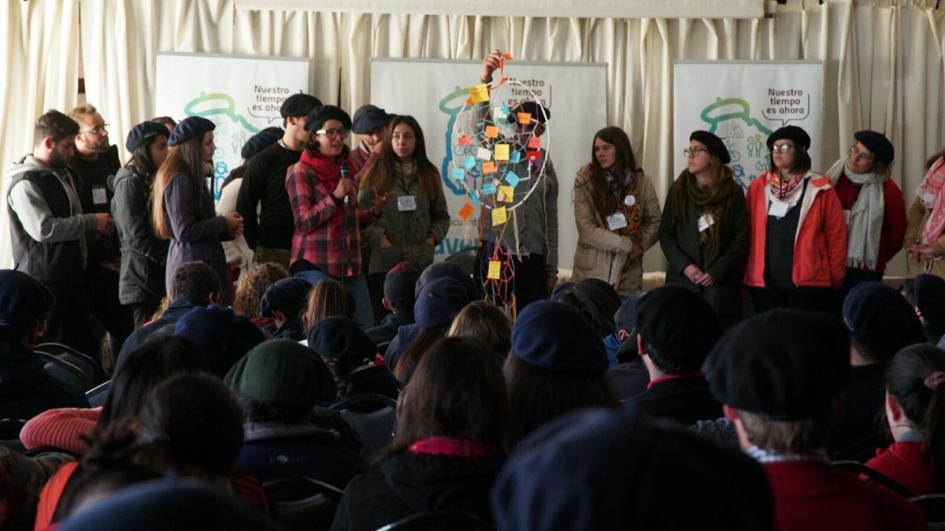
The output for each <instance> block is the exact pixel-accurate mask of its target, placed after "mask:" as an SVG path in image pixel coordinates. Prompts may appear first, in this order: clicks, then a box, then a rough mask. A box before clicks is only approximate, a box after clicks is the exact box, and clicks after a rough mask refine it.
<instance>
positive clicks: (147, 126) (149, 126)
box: [125, 120, 170, 151]
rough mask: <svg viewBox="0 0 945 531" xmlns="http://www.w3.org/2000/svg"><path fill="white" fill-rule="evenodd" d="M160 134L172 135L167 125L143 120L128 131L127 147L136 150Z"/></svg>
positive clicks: (129, 149)
mask: <svg viewBox="0 0 945 531" xmlns="http://www.w3.org/2000/svg"><path fill="white" fill-rule="evenodd" d="M158 135H164V136H170V133H169V132H168V131H167V128H166V127H164V126H163V125H161V124H159V123H156V122H152V121H150V120H149V121H147V122H141V123H140V124H138V125H136V126H134V127H133V128H131V131H129V132H128V138H127V139H125V149H127V150H128V151H134V150H136V149H138V146H140V145H141V144H144V143H145V142H147V141H148V140H149V139H151V138H154V137H156V136H158Z"/></svg>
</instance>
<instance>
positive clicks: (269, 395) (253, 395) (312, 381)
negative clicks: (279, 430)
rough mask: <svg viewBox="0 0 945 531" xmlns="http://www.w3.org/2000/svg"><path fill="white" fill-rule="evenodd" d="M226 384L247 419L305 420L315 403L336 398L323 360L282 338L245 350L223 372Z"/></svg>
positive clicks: (290, 422) (250, 420) (307, 349)
mask: <svg viewBox="0 0 945 531" xmlns="http://www.w3.org/2000/svg"><path fill="white" fill-rule="evenodd" d="M226 384H227V385H228V386H229V387H230V389H232V390H233V392H235V393H236V394H237V395H238V396H239V398H240V401H241V402H242V404H243V408H244V410H245V411H246V418H247V420H248V421H249V422H284V423H289V424H295V423H300V422H304V421H305V420H306V419H308V418H309V416H310V414H311V412H312V408H314V407H315V405H316V404H318V403H320V402H325V401H328V400H332V399H333V398H335V382H334V380H333V379H332V377H331V373H330V372H329V370H328V366H327V365H325V362H324V361H322V359H321V358H320V357H319V356H318V355H317V354H316V353H315V352H312V350H311V349H309V348H306V347H303V346H302V345H300V344H298V343H296V342H295V341H289V340H285V339H275V340H272V341H266V342H265V343H262V344H260V345H257V346H256V347H254V348H253V349H252V350H250V351H249V352H247V353H246V356H244V357H243V359H241V360H240V361H239V362H237V363H236V365H234V366H233V368H231V369H230V371H229V372H228V373H227V374H226Z"/></svg>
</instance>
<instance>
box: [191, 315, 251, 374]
mask: <svg viewBox="0 0 945 531" xmlns="http://www.w3.org/2000/svg"><path fill="white" fill-rule="evenodd" d="M174 335H175V336H178V337H184V338H187V339H189V340H191V341H193V342H194V344H196V345H197V346H198V347H199V348H200V350H201V351H202V352H203V353H204V354H205V355H206V356H207V361H208V362H209V363H210V372H212V373H213V374H216V375H217V376H219V377H220V378H222V377H223V375H225V374H226V371H228V370H230V367H232V366H233V364H234V363H236V362H237V361H238V360H239V359H240V358H242V357H243V356H244V355H245V354H246V353H247V352H249V350H250V349H251V348H253V347H255V346H256V345H258V344H260V343H262V342H263V341H265V340H266V338H265V336H263V333H262V331H260V330H259V328H257V327H256V325H254V324H253V323H252V322H250V321H249V319H247V318H245V317H243V316H241V315H236V314H234V313H233V310H231V309H229V308H220V307H218V306H213V305H210V306H207V307H199V306H198V307H197V308H194V309H192V310H190V311H189V312H187V313H186V314H184V315H182V316H181V318H180V319H178V320H177V323H175V325H174Z"/></svg>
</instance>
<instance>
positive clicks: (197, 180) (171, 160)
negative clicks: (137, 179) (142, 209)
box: [151, 135, 213, 240]
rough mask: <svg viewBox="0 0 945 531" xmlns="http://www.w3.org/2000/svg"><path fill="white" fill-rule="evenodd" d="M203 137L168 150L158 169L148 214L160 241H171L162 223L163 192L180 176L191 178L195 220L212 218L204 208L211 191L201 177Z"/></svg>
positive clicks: (202, 175) (168, 230)
mask: <svg viewBox="0 0 945 531" xmlns="http://www.w3.org/2000/svg"><path fill="white" fill-rule="evenodd" d="M203 137H204V135H197V136H195V137H193V138H191V139H188V140H186V141H184V142H182V143H180V144H177V145H176V146H173V147H171V150H170V152H169V153H168V154H167V159H165V160H164V164H161V167H160V168H159V169H158V172H157V177H156V178H155V179H154V185H153V191H152V194H151V195H152V197H153V199H154V210H153V211H152V212H151V215H152V218H153V222H154V223H153V224H154V232H156V233H157V235H158V237H160V238H162V239H165V240H169V239H170V238H171V230H170V227H168V226H167V223H165V220H164V190H166V189H167V187H168V186H169V185H170V184H171V181H173V180H174V179H175V178H177V177H180V176H183V177H184V178H185V179H190V181H191V182H190V186H192V187H193V189H194V192H193V197H194V205H195V207H196V208H197V214H198V216H197V217H198V218H207V217H210V216H212V215H213V212H211V211H208V209H207V198H208V196H209V194H210V192H209V191H208V190H207V184H206V182H204V177H206V175H204V174H203V157H202V152H203Z"/></svg>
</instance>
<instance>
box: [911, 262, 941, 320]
mask: <svg viewBox="0 0 945 531" xmlns="http://www.w3.org/2000/svg"><path fill="white" fill-rule="evenodd" d="M912 286H913V288H914V291H915V305H916V308H918V309H919V312H921V313H922V317H923V318H924V319H925V320H926V322H928V323H929V324H931V325H933V327H942V326H945V279H943V278H942V277H940V276H937V275H930V274H922V275H919V276H917V277H915V281H914V282H913V283H912Z"/></svg>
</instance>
